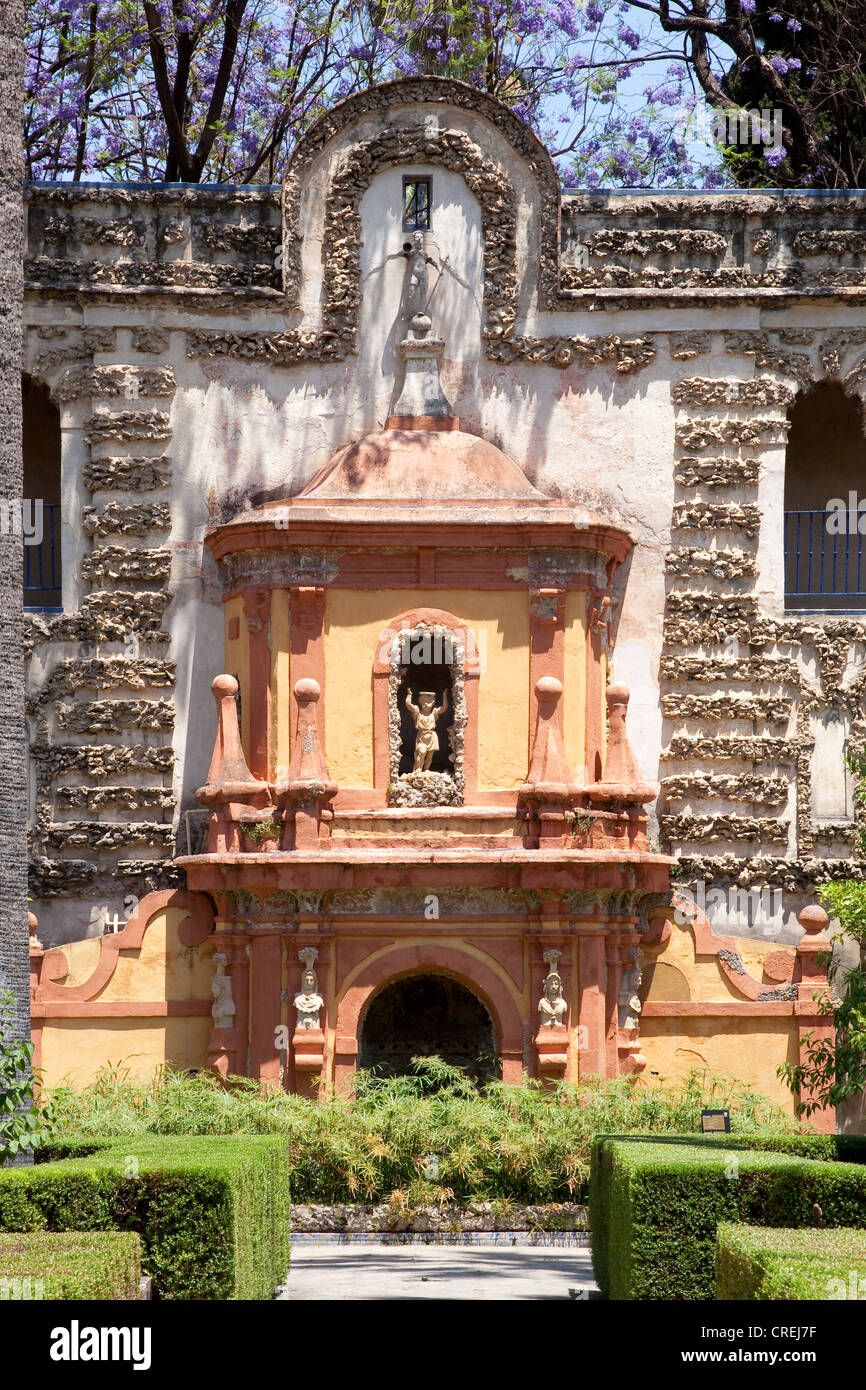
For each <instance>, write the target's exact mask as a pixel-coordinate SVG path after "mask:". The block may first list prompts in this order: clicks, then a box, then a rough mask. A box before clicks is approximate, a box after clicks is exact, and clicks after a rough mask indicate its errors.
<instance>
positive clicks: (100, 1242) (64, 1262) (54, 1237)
mask: <svg viewBox="0 0 866 1390" xmlns="http://www.w3.org/2000/svg"><path fill="white" fill-rule="evenodd" d="M140 1280H141V1241H140V1239H139V1237H138V1236H137V1235H134V1234H133V1233H132V1232H127V1231H111V1232H104V1231H70V1232H65V1233H62V1234H61V1233H60V1232H53V1231H52V1232H49V1231H28V1232H26V1233H20V1234H16V1235H10V1234H0V1299H7V1298H13V1299H15V1298H22V1297H23V1298H30V1297H39V1298H46V1299H88V1300H94V1299H98V1300H103V1299H129V1298H138V1294H139V1283H140ZM19 1281H20V1283H19ZM34 1285H35V1288H36V1292H35V1293H34V1292H33V1287H34ZM22 1286H23V1287H22Z"/></svg>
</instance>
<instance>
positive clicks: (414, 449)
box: [300, 421, 547, 503]
mask: <svg viewBox="0 0 866 1390" xmlns="http://www.w3.org/2000/svg"><path fill="white" fill-rule="evenodd" d="M455 424H456V421H455ZM300 497H303V498H308V497H309V498H316V499H321V500H323V501H324V500H325V499H326V498H333V499H334V500H336V499H338V498H340V499H345V500H357V501H363V500H367V499H369V500H370V501H372V500H373V499H376V500H385V499H388V500H391V501H393V502H405V501H410V500H414V501H420V500H422V499H423V500H424V501H426V502H432V503H436V502H440V501H445V500H447V499H453V500H454V501H458V500H459V501H464V502H470V501H482V500H492V499H495V498H502V499H506V498H508V499H514V500H517V499H520V500H524V501H531V502H539V501H546V500H547V499H546V498H545V497H544V494H543V493H541V492H539V491H538V489H537V488H534V487H533V486H532V484H531V483H530V482H529V481H528V479H527V478H526V477H525V476H524V474H523V472H522V470H521V469H520V468H519V467H518V465H517V464H516V463H515V462H514V460H513V459H510V458H509V457H508V455H507V454H504V453H503V452H502V450H501V449H498V448H497V447H496V445H495V444H491V443H489V441H488V440H486V439H479V438H478V436H477V435H474V434H466V433H465V432H464V431H463V430H460V429H394V428H390V429H385V430H381V431H378V432H377V433H375V434H366V435H364V436H363V438H362V439H359V440H356V442H355V443H354V444H347V445H345V446H344V447H343V448H342V449H339V450H338V451H337V453H336V454H334V455H333V457H332V458H330V459H329V460H328V462H327V463H326V464H325V465H324V467H323V468H320V469H319V472H318V473H317V474H316V476H315V477H314V478H313V479H312V481H311V482H309V483H308V484H307V486H306V487H305V488H304V490H303V492H301V493H300Z"/></svg>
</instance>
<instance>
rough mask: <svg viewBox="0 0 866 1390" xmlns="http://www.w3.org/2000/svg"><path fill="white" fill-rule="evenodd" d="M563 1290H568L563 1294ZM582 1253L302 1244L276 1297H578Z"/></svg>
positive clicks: (583, 1289)
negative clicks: (571, 1291)
mask: <svg viewBox="0 0 866 1390" xmlns="http://www.w3.org/2000/svg"><path fill="white" fill-rule="evenodd" d="M569 1290H574V1291H575V1292H574V1293H570V1292H569ZM590 1292H596V1285H595V1282H594V1280H593V1277H592V1263H591V1261H590V1256H589V1251H588V1250H580V1249H557V1248H555V1247H550V1246H547V1247H542V1248H536V1247H523V1248H521V1247H520V1246H515V1247H512V1248H508V1247H506V1248H503V1247H501V1246H498V1247H497V1246H487V1247H485V1246H478V1245H475V1246H471V1245H470V1246H441V1245H355V1246H352V1245H302V1246H295V1248H294V1250H293V1251H292V1268H291V1272H290V1274H289V1278H288V1280H287V1281H286V1283H285V1284H284V1285H283V1287H282V1289H281V1290H280V1291H279V1293H278V1295H277V1297H278V1298H280V1299H293V1300H294V1299H316V1300H319V1299H327V1300H333V1299H342V1298H358V1299H406V1298H412V1299H414V1298H449V1299H451V1298H461V1299H463V1298H466V1299H470V1298H471V1299H491V1300H502V1299H510V1298H535V1299H538V1298H559V1299H569V1298H574V1297H575V1296H576V1297H580V1298H586V1297H587V1296H588V1294H589V1293H590Z"/></svg>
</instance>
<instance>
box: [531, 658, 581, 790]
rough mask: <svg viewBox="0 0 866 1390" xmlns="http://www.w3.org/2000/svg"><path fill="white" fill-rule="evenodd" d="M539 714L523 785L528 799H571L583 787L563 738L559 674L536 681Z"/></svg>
mask: <svg viewBox="0 0 866 1390" xmlns="http://www.w3.org/2000/svg"><path fill="white" fill-rule="evenodd" d="M535 694H536V696H537V699H538V715H537V718H536V721H535V738H534V739H533V742H532V753H531V755H530V759H529V772H528V773H527V777H526V781H525V782H524V784H523V786H522V787H521V789H520V795H521V796H522V797H524V798H525V799H526V800H528V801H548V802H551V801H553V802H555V801H570V800H571V799H572V798H573V797H575V796H577V795H578V793H579V791H580V788H579V787H578V785H577V783H576V782H575V780H574V776H573V774H572V771H571V768H570V767H569V765H568V760H567V758H566V756H565V753H564V752H563V750H562V747H561V745H560V741H559V732H558V729H557V724H556V708H557V705H558V704H559V700H560V697H561V695H562V682H561V681H559V680H557V679H556V677H555V676H542V677H541V679H540V680H538V681H536V683H535Z"/></svg>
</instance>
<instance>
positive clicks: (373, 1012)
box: [358, 970, 499, 1084]
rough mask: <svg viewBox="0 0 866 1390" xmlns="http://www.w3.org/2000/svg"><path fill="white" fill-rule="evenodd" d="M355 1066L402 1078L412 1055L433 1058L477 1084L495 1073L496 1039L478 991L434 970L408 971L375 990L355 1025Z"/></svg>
mask: <svg viewBox="0 0 866 1390" xmlns="http://www.w3.org/2000/svg"><path fill="white" fill-rule="evenodd" d="M358 1043H359V1051H358V1065H359V1066H360V1067H362V1068H365V1069H367V1070H371V1069H374V1070H375V1071H376V1072H377V1073H378V1074H380V1075H385V1076H407V1075H411V1074H412V1072H413V1067H412V1059H413V1058H414V1057H439V1058H441V1059H442V1061H444V1062H447V1063H448V1065H449V1066H455V1067H460V1068H461V1069H462V1070H463V1071H465V1072H467V1073H468V1074H469V1075H470V1076H472V1078H473V1079H474V1080H475V1081H476V1082H478V1083H481V1084H483V1083H484V1082H487V1081H492V1080H494V1079H495V1078H496V1077H497V1076H498V1075H499V1067H498V1058H499V1040H498V1038H497V1036H496V1030H495V1028H494V1025H493V1018H492V1016H491V1013H490V1010H489V1009H488V1008H487V1006H486V1005H485V1004H484V1003H483V1002H482V1000H481V999H480V998H479V996H478V994H477V993H476V992H475V991H474V990H472V989H470V988H469V986H468V985H467V984H464V983H463V981H462V980H457V979H455V978H454V976H453V975H449V974H445V973H444V972H443V971H440V970H435V971H434V970H428V971H424V972H416V971H413V972H412V973H410V974H408V975H401V976H400V977H399V978H398V979H396V980H390V981H389V982H388V983H387V984H384V985H383V986H382V987H381V989H378V990H376V992H375V994H373V995H372V996H371V997H370V998H369V999H368V1000H367V1003H366V1005H365V1007H364V1011H363V1016H362V1018H361V1019H360V1021H359V1029H358Z"/></svg>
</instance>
